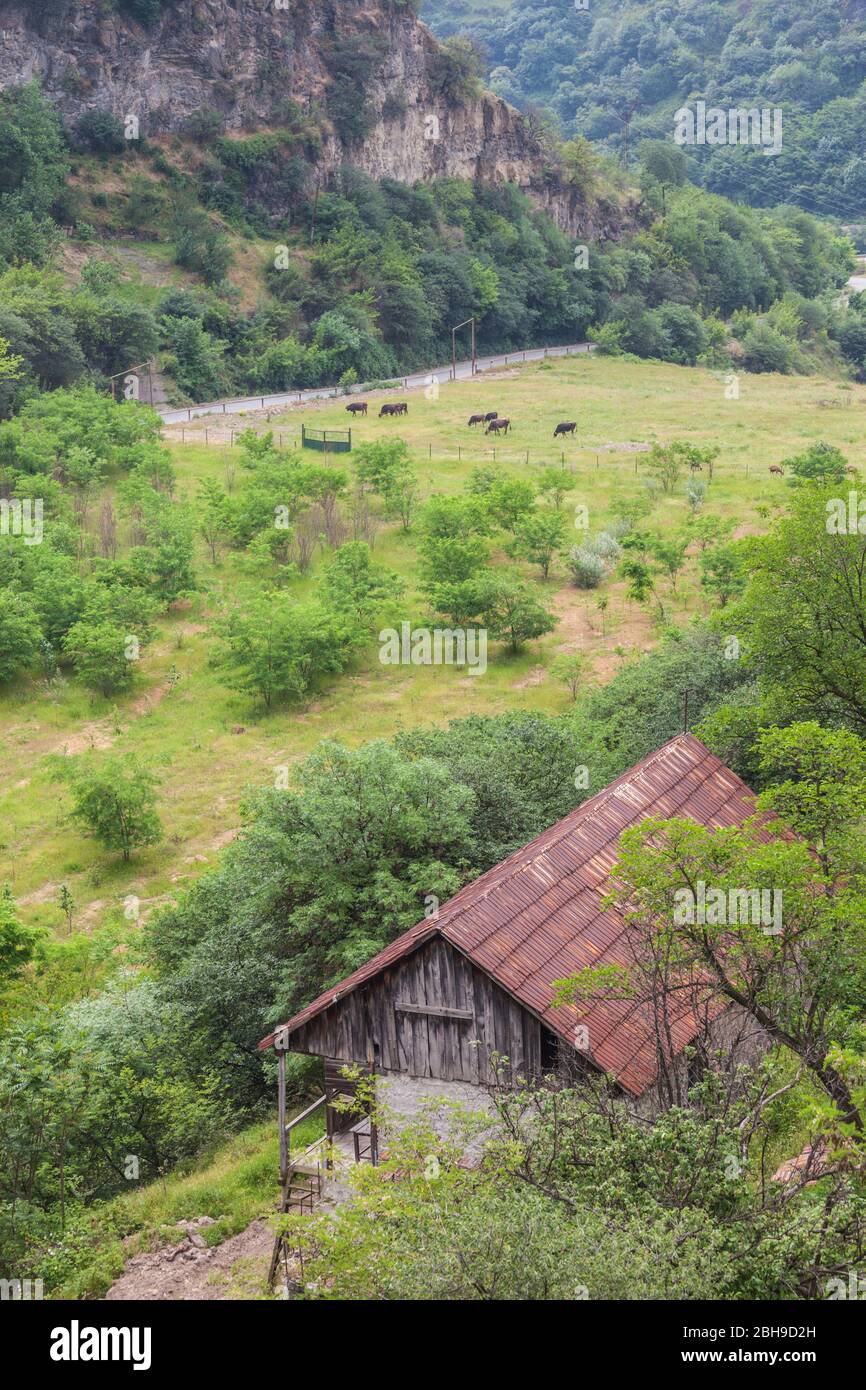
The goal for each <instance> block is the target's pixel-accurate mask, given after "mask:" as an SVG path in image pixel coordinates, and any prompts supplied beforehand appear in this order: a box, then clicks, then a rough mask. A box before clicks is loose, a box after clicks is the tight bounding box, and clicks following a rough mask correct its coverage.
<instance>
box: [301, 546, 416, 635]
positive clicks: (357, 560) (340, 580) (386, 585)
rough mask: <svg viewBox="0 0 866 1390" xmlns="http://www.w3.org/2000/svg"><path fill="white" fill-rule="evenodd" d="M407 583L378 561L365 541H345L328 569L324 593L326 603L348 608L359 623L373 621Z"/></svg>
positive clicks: (323, 582)
mask: <svg viewBox="0 0 866 1390" xmlns="http://www.w3.org/2000/svg"><path fill="white" fill-rule="evenodd" d="M404 588H405V585H404V584H403V582H402V580H401V579H400V578H399V577H398V576H397V575H396V574H394V573H393V572H392V571H391V570H387V569H385V567H384V565H375V564H374V563H373V561H372V559H371V556H370V547H369V546H368V545H367V544H366V543H365V542H364V541H347V542H346V544H345V545H341V546H340V548H339V550H338V551H337V552H336V554H335V555H334V558H333V560H332V561H331V563H330V564H329V566H328V568H327V569H326V571H325V574H324V578H323V579H322V584H321V588H320V591H319V592H320V594H321V597H322V599H323V601H324V602H325V603H327V604H328V605H329V606H330V607H331V608H334V609H336V610H337V611H339V612H347V613H349V614H351V615H352V617H353V618H354V619H355V620H356V621H357V622H358V623H366V622H368V621H370V619H371V618H372V617H373V615H374V614H375V612H376V611H377V609H379V608H380V607H381V606H382V604H383V603H385V602H387V601H388V600H389V599H393V598H398V597H399V596H400V594H402V593H403V590H404Z"/></svg>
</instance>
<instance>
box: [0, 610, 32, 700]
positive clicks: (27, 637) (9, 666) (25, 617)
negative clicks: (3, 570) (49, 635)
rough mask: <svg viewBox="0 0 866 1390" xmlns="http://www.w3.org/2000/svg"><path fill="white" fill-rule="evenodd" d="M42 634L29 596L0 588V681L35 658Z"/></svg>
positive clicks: (8, 678)
mask: <svg viewBox="0 0 866 1390" xmlns="http://www.w3.org/2000/svg"><path fill="white" fill-rule="evenodd" d="M41 638H42V634H41V632H40V628H39V619H38V617H37V614H36V611H35V609H34V607H33V604H32V603H31V601H30V599H29V598H28V596H27V595H25V594H17V593H15V592H14V591H13V590H11V589H0V681H8V680H11V679H12V677H13V676H15V675H17V674H18V673H19V671H25V670H26V669H27V667H28V666H31V665H32V664H33V662H34V661H35V660H36V656H37V653H38V651H39V643H40V641H41Z"/></svg>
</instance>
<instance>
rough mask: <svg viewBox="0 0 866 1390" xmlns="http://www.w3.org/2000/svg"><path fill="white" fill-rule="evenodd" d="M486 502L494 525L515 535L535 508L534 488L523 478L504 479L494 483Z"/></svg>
mask: <svg viewBox="0 0 866 1390" xmlns="http://www.w3.org/2000/svg"><path fill="white" fill-rule="evenodd" d="M486 500H487V505H488V507H489V508H490V515H491V517H492V518H493V520H494V522H495V523H496V525H497V526H501V527H502V529H503V530H505V531H511V532H512V534H516V533H517V531H518V528H519V526H520V525H521V523H522V522H523V521H524V520H526V518H527V517H528V516H529V514H530V513H531V512H532V510H533V508H534V506H535V488H534V487H533V485H532V483H529V482H527V481H526V480H525V479H523V478H504V479H502V480H501V481H498V482H496V483H494V485H493V487H492V488H491V489H490V491H489V492H488V493H487V494H486Z"/></svg>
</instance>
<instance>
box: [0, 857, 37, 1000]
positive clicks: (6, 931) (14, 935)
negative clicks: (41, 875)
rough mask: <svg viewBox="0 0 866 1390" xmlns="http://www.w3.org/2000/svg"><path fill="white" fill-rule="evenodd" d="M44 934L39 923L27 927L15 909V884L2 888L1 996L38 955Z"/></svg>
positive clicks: (5, 884) (0, 896)
mask: <svg viewBox="0 0 866 1390" xmlns="http://www.w3.org/2000/svg"><path fill="white" fill-rule="evenodd" d="M42 936H43V932H41V931H40V930H39V928H38V927H25V926H24V923H23V922H22V921H21V919H20V918H19V916H18V914H17V912H16V910H15V899H14V898H13V896H12V887H11V885H10V884H8V883H4V885H3V888H2V890H0V998H2V997H3V996H4V995H5V994H6V991H7V989H8V987H9V985H10V984H11V983H12V982H13V981H14V980H17V979H18V978H19V976H20V975H21V974H22V973H23V971H24V970H25V969H26V968H27V966H28V965H29V964H30V962H31V961H32V960H33V958H34V956H35V955H36V950H37V946H38V944H39V942H40V940H41V938H42Z"/></svg>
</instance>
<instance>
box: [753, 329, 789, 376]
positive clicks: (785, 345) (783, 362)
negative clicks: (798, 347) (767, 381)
mask: <svg viewBox="0 0 866 1390" xmlns="http://www.w3.org/2000/svg"><path fill="white" fill-rule="evenodd" d="M792 359H793V350H792V347H791V344H790V342H789V341H788V339H787V338H785V337H783V336H782V334H781V333H779V332H778V331H777V330H776V329H775V328H771V327H770V325H769V324H767V323H756V324H755V325H754V327H752V328H750V329H749V331H748V333H747V334H746V336H745V337H744V339H743V364H744V366H745V367H746V370H747V371H750V372H783V373H788V372H790V370H791V364H792Z"/></svg>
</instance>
